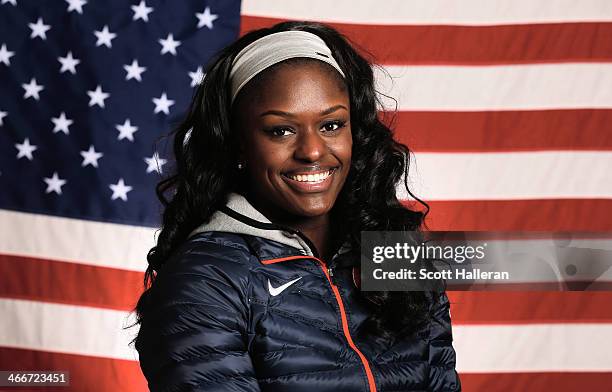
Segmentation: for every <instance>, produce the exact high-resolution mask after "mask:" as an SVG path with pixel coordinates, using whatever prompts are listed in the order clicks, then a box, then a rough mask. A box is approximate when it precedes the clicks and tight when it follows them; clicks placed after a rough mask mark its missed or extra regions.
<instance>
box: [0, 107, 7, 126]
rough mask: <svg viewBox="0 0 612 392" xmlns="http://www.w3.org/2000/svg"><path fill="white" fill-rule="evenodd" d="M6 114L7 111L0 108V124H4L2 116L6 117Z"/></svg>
mask: <svg viewBox="0 0 612 392" xmlns="http://www.w3.org/2000/svg"><path fill="white" fill-rule="evenodd" d="M7 114H8V112H3V111H2V110H0V126H2V125H4V117H6V115H7Z"/></svg>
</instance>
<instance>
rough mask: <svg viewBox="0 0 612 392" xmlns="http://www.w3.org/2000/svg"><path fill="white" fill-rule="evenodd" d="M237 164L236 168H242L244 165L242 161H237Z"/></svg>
mask: <svg viewBox="0 0 612 392" xmlns="http://www.w3.org/2000/svg"><path fill="white" fill-rule="evenodd" d="M237 166H238V170H242V169H244V166H245V165H244V163H242V162H238V165H237Z"/></svg>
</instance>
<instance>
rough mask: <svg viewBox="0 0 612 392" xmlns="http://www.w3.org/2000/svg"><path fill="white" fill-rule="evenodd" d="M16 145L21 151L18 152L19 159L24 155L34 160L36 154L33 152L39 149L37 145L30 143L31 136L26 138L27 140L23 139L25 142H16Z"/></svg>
mask: <svg viewBox="0 0 612 392" xmlns="http://www.w3.org/2000/svg"><path fill="white" fill-rule="evenodd" d="M15 147H17V150H18V151H19V152H17V159H21V158H23V157H26V158H28V160H30V161H31V160H32V159H34V156H32V153H33V152H34V151H36V150H38V147H36V146H35V145H32V144H30V139H29V138H27V137H26V138H25V140H24V141H23V143H21V144H19V143H16V144H15Z"/></svg>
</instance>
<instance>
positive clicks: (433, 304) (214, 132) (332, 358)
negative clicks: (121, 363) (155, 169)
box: [136, 22, 460, 392]
mask: <svg viewBox="0 0 612 392" xmlns="http://www.w3.org/2000/svg"><path fill="white" fill-rule="evenodd" d="M376 102H377V101H376V95H375V90H374V81H373V73H372V67H371V65H370V64H369V63H368V62H367V61H366V60H365V59H364V58H362V57H361V56H360V55H358V54H357V53H356V51H355V50H354V49H353V48H352V47H351V46H350V45H349V44H348V43H347V41H346V40H345V39H344V38H343V37H342V36H341V35H340V34H338V33H337V32H336V31H335V30H333V29H331V28H329V27H327V26H325V25H322V24H317V23H305V22H285V23H280V24H277V25H275V26H273V27H272V28H269V29H261V30H256V31H253V32H251V33H249V34H247V35H245V36H243V37H242V38H240V39H239V40H238V41H236V42H235V43H234V44H232V45H230V46H229V47H227V48H226V49H225V50H223V51H222V52H221V53H220V54H219V55H218V56H217V58H216V60H215V61H213V63H212V65H211V66H210V67H209V68H208V70H207V73H206V77H205V79H204V80H203V82H202V84H201V85H200V86H199V88H198V91H197V93H196V95H195V97H194V100H193V103H192V105H191V109H190V112H189V114H188V116H187V118H186V120H185V121H184V122H183V123H182V124H181V125H180V126H179V128H178V129H177V131H176V133H175V142H174V152H175V155H176V173H175V175H174V176H172V177H170V178H169V179H166V180H165V181H162V182H161V183H160V184H159V186H158V196H159V197H160V199H161V200H162V202H163V203H164V204H165V211H164V217H163V228H162V231H161V233H160V234H159V238H158V242H157V246H155V247H154V248H153V249H151V251H150V253H149V255H148V261H149V267H148V269H147V272H146V278H145V287H147V288H148V289H147V290H146V291H145V293H144V294H143V295H142V297H141V298H140V300H139V302H138V305H137V309H136V310H137V314H138V320H139V323H140V331H139V334H138V336H137V338H136V348H137V350H138V352H139V354H140V365H141V368H142V371H143V373H144V375H145V376H146V378H147V380H148V383H149V388H150V389H151V390H152V391H179V390H180V391H292V392H296V391H313V390H315V391H318V392H323V391H415V390H435V391H456V390H460V383H459V379H458V377H457V373H456V372H455V368H454V367H455V353H454V350H453V348H452V345H451V341H452V338H451V329H450V318H449V305H448V300H447V299H446V296H445V295H435V294H431V293H424V292H365V291H363V292H362V291H360V290H359V284H360V282H359V269H358V267H359V264H358V262H359V260H360V258H359V247H360V233H361V231H364V230H415V229H418V228H419V227H420V226H421V224H422V220H423V214H422V213H420V212H416V211H412V210H410V209H407V208H405V207H404V206H402V205H401V204H400V202H399V201H398V200H397V197H396V195H395V187H396V184H398V182H400V179H401V177H402V174H404V173H405V172H406V171H407V168H406V167H405V159H404V157H405V156H406V154H407V153H408V150H407V148H406V147H405V146H403V145H401V144H399V143H397V142H395V141H394V140H393V139H392V134H391V131H390V130H389V129H388V128H387V127H386V126H385V125H384V124H383V123H382V122H380V121H379V119H378V116H377V107H376ZM167 193H171V197H170V200H169V201H168V200H167V199H166V194H167Z"/></svg>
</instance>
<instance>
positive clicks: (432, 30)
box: [240, 15, 612, 65]
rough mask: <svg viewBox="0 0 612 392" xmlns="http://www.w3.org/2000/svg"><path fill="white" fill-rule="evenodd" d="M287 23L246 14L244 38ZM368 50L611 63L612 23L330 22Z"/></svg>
mask: <svg viewBox="0 0 612 392" xmlns="http://www.w3.org/2000/svg"><path fill="white" fill-rule="evenodd" d="M283 20H284V19H277V18H265V17H256V16H248V15H242V17H241V28H240V35H244V34H245V33H246V32H248V31H250V30H254V29H258V28H262V27H270V26H272V25H273V24H275V23H278V22H281V21H283ZM328 24H329V25H331V26H333V27H335V28H337V29H338V30H340V32H342V33H344V34H345V35H346V36H347V37H349V38H350V39H351V40H353V41H354V42H355V43H357V44H358V45H360V46H362V47H364V48H367V51H368V52H369V53H371V55H372V56H373V57H374V59H375V61H376V62H377V63H379V64H457V65H460V64H466V65H493V64H524V63H551V62H589V61H597V62H609V61H611V60H612V40H610V39H609V37H611V36H612V23H545V24H521V25H501V26H500V25H498V26H446V25H423V26H406V25H360V24H344V23H328Z"/></svg>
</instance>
